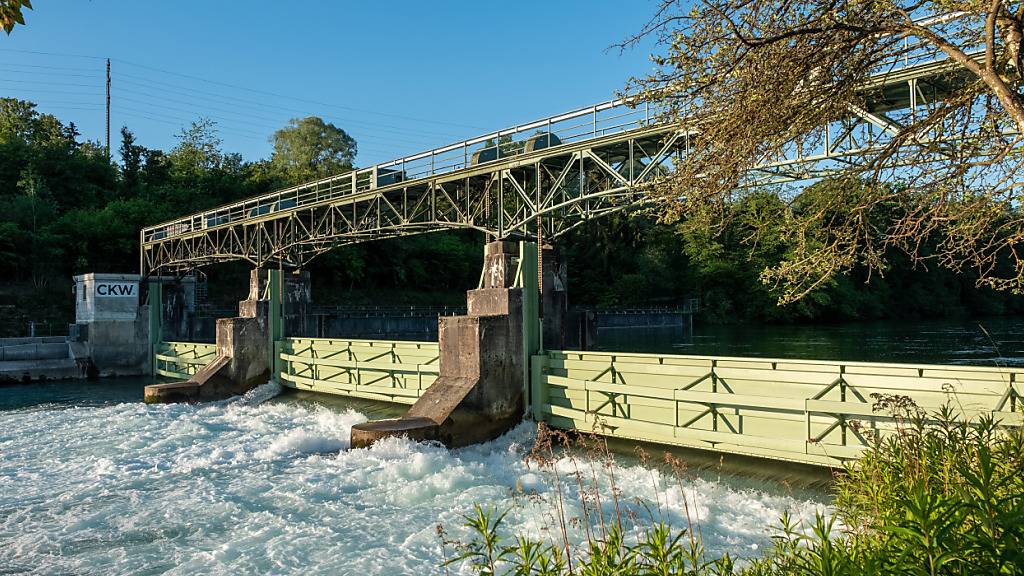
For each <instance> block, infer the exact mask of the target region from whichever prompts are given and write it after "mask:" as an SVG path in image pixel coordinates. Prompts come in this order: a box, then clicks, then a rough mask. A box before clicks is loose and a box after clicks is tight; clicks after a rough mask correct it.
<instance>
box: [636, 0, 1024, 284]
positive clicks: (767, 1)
mask: <svg viewBox="0 0 1024 576" xmlns="http://www.w3.org/2000/svg"><path fill="white" fill-rule="evenodd" d="M1022 17H1024V4H1022V3H1020V2H1006V1H1001V0H996V1H994V2H984V3H979V2H966V1H956V2H934V1H923V2H905V1H902V0H881V1H877V2H852V3H850V2H834V1H831V0H798V1H795V2H789V1H787V2H780V1H776V0H753V1H748V0H711V1H708V2H702V3H696V4H693V3H688V2H680V1H677V0H664V1H662V2H661V3H660V5H659V9H658V11H657V13H656V16H655V17H654V18H653V19H652V21H651V22H650V23H649V24H648V25H647V26H646V27H645V28H644V29H643V30H642V31H641V32H640V33H639V34H638V35H637V36H636V37H635V38H633V39H631V40H630V41H628V42H626V45H628V44H630V43H635V42H638V41H639V40H640V39H641V38H644V37H646V36H649V35H654V36H656V37H657V38H658V40H659V49H658V51H659V53H658V54H657V55H656V56H655V62H656V64H657V66H658V67H657V69H656V71H655V72H654V73H652V74H651V75H649V76H647V77H644V78H641V79H638V80H637V81H636V82H635V83H634V85H633V86H632V87H631V88H632V90H633V91H634V92H635V97H636V98H637V101H643V100H646V101H650V102H654V103H656V104H659V105H663V107H664V110H665V112H664V118H663V119H664V120H667V121H672V122H679V123H680V124H682V125H683V126H684V127H686V128H687V129H690V130H694V131H696V132H697V133H698V136H697V137H696V138H695V141H696V143H697V144H696V145H695V146H691V147H690V149H689V150H688V152H687V155H686V158H685V161H681V162H679V163H678V169H677V170H676V171H675V173H674V174H673V176H672V178H670V179H669V180H667V181H666V182H664V183H663V184H661V185H659V186H657V187H656V188H655V190H654V195H655V196H656V197H657V198H658V199H659V200H660V212H661V215H662V216H663V217H664V218H666V219H668V220H675V219H680V218H681V219H683V220H686V221H689V222H690V223H691V226H693V225H700V226H701V227H703V228H704V234H706V235H708V236H711V237H716V236H717V235H718V234H720V233H721V232H722V229H723V228H724V227H726V226H727V222H728V219H729V217H730V215H731V213H732V206H734V205H735V204H736V203H737V202H738V201H741V200H742V198H743V197H745V196H746V195H747V194H749V193H750V188H749V187H746V185H747V184H749V183H751V182H752V178H754V176H755V175H757V174H761V175H763V172H761V173H758V172H752V171H751V168H752V167H753V166H754V165H756V164H758V163H760V162H764V161H769V162H770V161H773V160H775V159H778V158H781V157H783V156H786V155H787V154H788V155H792V154H793V152H794V151H795V150H804V151H805V152H807V153H808V154H813V153H817V152H818V151H821V150H823V149H824V147H825V146H833V147H834V146H836V145H837V144H838V142H836V141H834V140H833V141H828V142H826V133H825V127H826V126H828V125H831V126H832V129H833V132H832V137H833V138H836V137H837V136H836V135H837V134H843V133H844V132H842V126H843V125H844V123H847V122H857V121H860V122H865V123H873V124H875V125H877V124H878V123H882V124H883V125H884V127H885V130H881V129H879V128H877V127H876V128H875V132H876V133H877V134H879V136H877V140H876V142H877V145H876V146H875V147H874V148H872V149H870V150H869V151H867V152H865V153H864V154H863V155H862V159H861V160H860V161H857V162H852V163H850V165H847V166H845V167H843V166H841V165H839V166H837V165H836V164H834V163H833V164H832V165H831V166H826V165H823V164H820V163H819V164H814V163H812V162H807V163H805V164H803V165H799V166H793V167H791V169H789V170H787V171H783V172H779V173H777V174H776V176H779V177H783V178H791V179H793V180H794V181H796V182H800V181H804V182H807V181H813V180H814V178H815V177H816V175H815V174H816V173H815V171H816V170H817V169H819V168H828V169H830V170H832V171H833V174H836V175H838V176H839V177H840V180H841V181H856V182H860V183H861V184H862V185H861V186H860V187H846V188H844V190H845V191H847V192H851V193H855V194H852V195H839V196H831V195H824V196H821V197H819V198H818V199H817V201H816V202H815V203H813V204H810V205H808V204H805V205H803V206H802V207H801V206H797V205H794V204H792V203H791V201H792V197H791V195H790V190H789V189H788V188H785V187H779V188H778V189H776V190H774V191H773V192H774V193H775V194H776V195H777V196H778V197H779V199H780V200H782V201H783V202H784V203H785V210H784V214H785V219H784V221H783V222H782V224H781V226H780V228H781V230H783V231H784V233H785V235H786V236H788V237H790V238H791V239H792V240H794V241H793V242H791V243H790V248H789V250H788V252H787V253H786V255H785V257H784V259H783V260H782V261H781V262H778V263H767V264H766V265H764V266H763V267H762V270H763V271H764V275H763V277H762V279H763V280H764V281H765V282H767V283H768V284H770V285H772V286H775V287H777V288H778V289H779V293H778V296H779V299H780V301H782V302H792V301H795V300H799V299H801V298H804V297H806V296H808V295H810V294H812V293H813V292H814V291H815V290H816V289H817V288H818V287H820V286H823V285H825V284H827V283H829V282H831V281H832V280H833V279H835V278H836V277H837V276H838V275H840V274H842V273H845V272H849V271H851V270H854V269H855V268H857V267H862V268H865V269H867V270H868V271H869V272H872V273H877V272H881V271H884V270H886V269H887V268H888V267H889V264H890V262H889V260H888V259H887V257H886V255H887V254H889V253H891V252H892V251H893V250H896V251H899V252H902V253H903V254H904V255H905V256H906V258H905V260H906V261H908V262H910V263H911V264H928V263H936V264H938V265H941V266H943V267H945V268H947V269H949V270H952V271H954V272H962V271H971V273H972V274H973V275H974V278H975V282H976V283H978V284H979V285H985V286H991V287H994V288H997V289H1008V290H1012V291H1017V292H1021V291H1022V290H1024V258H1021V254H1024V252H1022V251H1021V250H1020V248H1021V242H1022V241H1024V214H1022V213H1021V210H1020V207H1019V202H1018V198H1017V190H1018V189H1019V187H1018V185H1017V181H1019V179H1020V174H1019V173H1020V170H1021V168H1022V166H1024V156H1022V155H1021V154H1020V143H1021V138H1022V136H1021V135H1020V134H1021V133H1022V131H1024V95H1022V93H1021V90H1022V62H1021V54H1020V45H1021V40H1022ZM936 57H943V58H948V59H949V60H950V61H952V62H954V63H956V65H957V66H958V67H959V68H958V71H952V72H948V73H944V74H942V75H940V77H938V78H937V79H936V80H935V82H939V83H942V84H943V85H944V86H949V93H948V94H946V95H943V96H938V95H936V96H935V97H931V96H924V95H922V96H921V98H920V100H919V101H918V106H917V107H916V109H914V110H902V111H901V110H890V109H888V108H887V105H886V104H885V102H886V101H887V98H888V97H887V96H885V95H882V94H881V93H880V92H879V91H878V90H876V89H873V88H868V87H867V86H868V84H867V82H868V79H869V78H870V77H871V76H872V75H874V74H878V73H880V72H884V71H887V70H891V69H892V68H893V67H897V66H899V65H900V63H902V62H904V61H906V62H910V63H915V62H921V61H925V60H928V59H930V58H936ZM869 117H870V118H869ZM883 136H884V137H883ZM862 145H863V144H862ZM894 182H900V183H901V186H900V187H899V188H894V187H893V186H892V183H894ZM680 197H685V198H686V201H684V202H680V201H679V200H678V199H679V198H680ZM893 203H898V204H899V205H900V213H899V216H898V217H896V218H891V219H886V220H884V221H881V222H879V221H876V220H874V219H873V218H872V214H873V213H875V212H876V211H877V210H878V209H879V208H881V209H883V210H888V206H889V205H891V204H893ZM840 212H841V213H842V214H844V216H843V217H838V214H839V213H840ZM925 244H926V245H929V246H932V247H935V248H936V249H935V250H933V251H923V250H921V248H922V245H925Z"/></svg>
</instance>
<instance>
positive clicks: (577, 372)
mask: <svg viewBox="0 0 1024 576" xmlns="http://www.w3.org/2000/svg"><path fill="white" fill-rule="evenodd" d="M532 364H533V366H532V376H531V379H532V382H531V386H532V396H533V399H532V400H533V403H534V416H535V418H538V419H543V420H546V421H547V422H549V423H550V424H551V425H552V426H555V427H558V428H565V429H574V430H581V431H587V432H594V433H597V434H602V435H607V436H614V437H621V438H628V439H633V440H642V441H648V442H656V443H662V444H671V445H678V446H685V447H690V448H699V449H704V450H713V451H717V452H727V453H734V454H743V455H749V456H756V457H763V458H772V459H779V460H789V461H795V462H803V463H808V464H816V465H826V466H834V465H839V464H841V463H842V462H843V461H844V460H848V459H852V458H857V457H858V456H859V455H860V453H861V452H862V451H863V450H864V448H865V447H866V446H867V445H868V444H869V443H870V442H871V441H872V439H873V438H876V437H878V435H880V434H884V433H886V432H888V431H891V430H893V429H894V428H895V426H896V421H895V419H894V418H893V417H892V414H891V412H889V411H886V410H883V409H881V406H877V403H878V401H879V400H880V399H883V398H885V397H891V396H901V397H907V398H909V399H910V400H912V401H913V402H914V403H915V404H916V405H917V406H919V407H921V408H922V409H925V410H928V411H932V410H935V409H937V408H940V407H942V406H943V405H946V404H949V405H950V406H952V407H953V408H954V409H955V411H956V413H957V415H958V417H963V418H976V417H978V416H980V415H983V414H991V415H993V416H994V417H995V418H997V419H998V420H999V421H1000V422H1001V423H1002V424H1004V425H1020V424H1021V408H1022V401H1021V398H1022V397H1024V396H1022V395H1024V385H1022V381H1024V379H1022V378H1021V375H1022V374H1024V369H1020V370H1018V369H1012V368H996V367H991V368H989V367H970V366H935V365H909V364H875V363H864V362H844V363H839V362H822V361H810V360H783V359H762V358H728V357H722V358H715V357H703V356H677V355H657V354H622V353H603V352H573V351H552V352H549V353H547V354H544V355H539V356H534V357H533V359H532Z"/></svg>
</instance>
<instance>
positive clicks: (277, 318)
mask: <svg viewBox="0 0 1024 576" xmlns="http://www.w3.org/2000/svg"><path fill="white" fill-rule="evenodd" d="M968 80H969V79H968V78H967V76H966V75H965V73H964V72H963V71H962V70H961V69H960V68H959V67H958V66H957V65H955V64H953V63H951V62H949V61H948V60H945V59H942V58H941V57H940V58H938V59H935V54H934V53H928V54H924V53H922V54H921V57H920V58H911V57H909V56H908V57H905V58H903V59H902V60H901V61H899V62H894V63H893V65H892V67H891V68H889V69H887V70H885V71H880V72H879V74H878V75H877V76H876V77H874V79H873V80H872V81H871V82H870V83H869V85H868V86H865V95H866V101H867V104H866V107H864V108H860V107H858V108H851V109H850V110H849V114H848V115H847V116H844V117H842V118H835V119H834V121H833V122H831V123H830V124H829V125H827V126H824V127H823V135H824V137H823V138H821V139H818V140H815V141H808V142H795V143H794V145H793V146H792V147H790V148H788V149H787V150H786V152H785V153H783V154H781V155H780V156H779V157H772V158H764V159H763V160H762V161H761V162H760V163H758V164H757V165H755V166H754V167H753V168H752V169H750V170H749V171H748V172H747V174H746V176H745V177H744V179H743V181H741V182H739V183H738V185H739V186H741V187H755V186H764V185H772V184H780V183H794V182H802V181H811V180H815V179H819V178H822V177H825V176H828V175H830V174H834V173H837V172H839V171H841V170H842V169H843V167H844V166H846V165H848V163H851V162H860V161H864V160H866V159H870V158H871V157H872V155H874V154H877V153H879V152H881V151H882V150H884V149H885V148H886V146H887V144H888V142H889V141H890V139H891V137H892V136H893V135H894V134H898V133H899V132H900V131H901V130H903V129H904V127H903V125H901V124H900V122H899V120H898V119H897V116H898V115H903V117H909V116H912V114H913V111H914V110H915V109H916V108H917V107H919V106H926V105H929V104H932V103H935V102H938V101H941V99H942V98H943V96H944V95H946V94H947V93H948V91H949V89H950V88H951V87H952V86H958V85H962V84H963V83H964V82H966V81H968ZM661 118H662V117H661V114H660V111H659V110H656V109H652V108H651V107H649V106H648V105H646V104H639V105H638V104H637V103H635V102H631V101H628V100H615V101H612V102H607V103H604V104H600V105H596V106H592V107H588V108H584V109H580V110H576V111H573V112H569V113H566V114H562V115H558V116H552V117H549V118H545V119H542V120H539V121H536V122H531V123H526V124H522V125H519V126H515V127H512V128H509V129H507V130H501V131H497V132H494V133H491V134H487V135H483V136H480V137H478V138H474V139H470V140H466V141H463V142H460V143H457V144H453V145H450V146H445V147H441V148H437V149H434V150H430V151H427V152H424V153H422V154H417V155H413V156H408V157H405V158H400V159H397V160H394V161H391V162H386V163H382V164H378V165H375V166H372V167H370V168H365V169H360V170H355V171H352V172H348V173H345V174H341V175H338V176H334V177H331V178H326V179H323V180H318V181H315V182H310V183H306V184H302V185H299V186H295V187H292V188H288V189H285V190H281V191H277V192H273V193H271V194H266V195H263V196H259V197H256V198H252V199H249V200H244V201H241V202H236V203H234V204H230V205H227V206H222V207H219V208H215V209H212V210H207V211H205V212H201V213H198V214H193V215H190V216H185V217H182V218H178V219H175V220H173V221H170V222H165V223H163V224H159V225H156V226H152V227H149V228H146V229H144V230H142V231H141V233H140V268H141V270H140V272H141V274H142V277H143V278H147V277H150V276H153V275H156V274H167V273H181V272H184V271H188V270H191V269H194V268H196V267H198V266H203V265H208V264H212V263H216V262H221V261H226V260H244V261H247V262H249V263H251V264H252V265H253V266H254V268H255V270H254V272H253V276H252V281H251V287H250V296H249V299H247V300H245V301H244V302H242V303H241V304H240V306H239V317H237V318H230V319H220V320H218V322H217V343H216V344H197V343H189V342H174V341H164V339H163V338H162V336H161V334H162V331H161V326H160V322H161V314H159V313H158V312H153V311H154V310H159V309H160V306H161V290H162V288H161V284H159V283H153V284H152V285H151V286H150V289H149V309H150V311H151V312H150V317H149V319H150V328H149V335H150V336H149V337H150V343H151V352H152V358H153V364H152V367H151V369H152V371H153V372H154V373H155V374H158V375H161V376H166V377H171V378H176V379H180V380H185V382H179V383H176V384H166V385H160V386H154V387H149V388H147V400H152V401H168V400H174V399H184V400H190V401H192V400H201V399H204V398H211V397H217V396H223V395H225V394H231V393H240V392H242V391H244V390H246V389H249V388H251V387H252V385H254V384H256V383H259V382H264V381H266V380H267V379H269V378H276V379H277V380H278V381H279V382H280V383H281V384H283V385H284V386H287V387H290V388H295V389H301V390H312V391H317V392H325V393H332V394H341V395H345V396H351V397H358V398H367V399H373V400H382V401H387V402H397V403H403V404H409V405H411V407H410V409H409V412H408V414H407V415H406V416H405V417H403V418H401V419H398V420H393V421H387V422H378V423H369V424H366V425H360V426H357V427H356V428H354V429H353V436H352V440H353V446H360V445H366V444H368V443H371V442H373V441H374V440H375V439H377V438H380V437H384V436H388V435H397V434H405V435H409V436H411V437H413V438H416V439H437V440H442V441H445V442H446V443H449V444H452V445H459V444H465V443H468V442H472V441H477V440H480V439H483V438H485V437H488V436H490V437H493V436H494V435H496V434H497V433H500V431H501V430H502V429H505V428H507V427H508V426H509V425H511V424H512V423H514V421H518V420H519V419H521V418H522V417H523V416H524V415H525V416H528V417H532V418H534V419H535V420H538V421H546V422H548V423H550V424H551V425H552V426H554V427H558V428H566V429H573V430H579V431H583V432H593V433H595V434H599V435H606V436H612V437H620V438H628V439H635V440H643V441H650V442H658V443H663V444H670V445H678V446H684V447H689V448H697V449H703V450H712V451H717V452H722V453H730V454H741V455H750V456H757V457H766V458H773V459H779V460H786V461H794V462H803V463H808V464H814V465H836V464H839V463H841V462H842V461H844V460H849V459H853V458H857V457H858V455H859V454H860V453H861V452H862V451H863V450H864V449H865V447H866V446H868V445H869V444H870V443H871V442H872V441H873V440H874V439H875V438H877V437H879V436H880V435H883V434H886V433H889V432H891V431H892V430H893V429H894V426H895V424H894V422H895V419H894V417H893V415H892V414H891V413H888V412H886V411H885V410H880V409H878V406H876V404H879V402H880V400H884V399H885V398H887V397H891V396H901V397H907V398H910V399H911V400H913V402H914V403H916V404H917V405H918V406H920V407H922V408H924V409H935V408H938V407H940V406H942V405H945V404H947V403H951V405H952V406H954V408H955V410H956V411H957V413H958V414H959V415H960V416H961V417H964V418H974V417H978V416H983V415H989V416H992V417H994V418H996V419H998V420H999V421H1000V422H1002V423H1003V424H1005V425H1020V424H1021V398H1022V393H1024V388H1022V384H1021V381H1020V379H1019V378H1018V371H1017V370H1014V369H1006V368H980V367H962V366H928V365H903V364H873V363H844V362H838V361H837V362H819V361H806V360H790V359H759V358H726V357H702V356H677V355H651V354H622V353H601V352H587V351H573V350H566V349H564V348H565V347H564V345H563V343H564V330H562V326H561V322H562V321H563V319H564V311H565V309H566V294H565V288H564V285H565V278H564V274H562V275H561V276H560V269H559V268H558V266H556V265H554V263H553V262H552V259H553V256H554V253H553V252H552V251H550V250H549V246H548V245H547V243H551V242H553V241H555V240H557V238H558V237H559V236H561V235H563V234H565V233H566V232H567V231H569V230H571V229H573V228H574V227H576V226H578V225H580V224H581V223H582V222H585V221H587V220H589V219H591V218H596V217H599V216H602V215H606V214H610V213H614V212H619V211H624V210H629V209H632V208H635V207H637V206H639V205H642V204H643V203H644V202H645V201H646V193H647V191H648V190H649V189H650V188H649V187H650V186H651V184H653V183H656V182H658V181H659V180H660V179H663V178H665V177H667V176H670V175H671V173H672V171H673V170H674V167H675V166H676V165H677V164H678V163H680V162H685V161H686V157H687V153H688V152H689V151H690V150H693V149H695V147H698V146H702V145H704V144H703V143H702V141H701V138H700V133H699V131H698V130H696V129H694V128H693V125H694V123H684V124H686V125H680V124H673V123H665V122H663V121H662V119H661ZM938 130H941V127H939V128H938ZM944 137H945V136H944V135H943V134H938V133H937V134H930V135H928V137H927V138H923V139H922V144H921V145H933V144H934V143H935V142H936V141H941V140H942V138H944ZM679 201H685V197H680V198H679ZM455 228H463V229H465V228H470V229H476V230H481V231H484V232H486V233H487V234H489V235H490V236H491V237H492V238H494V239H495V241H494V242H491V243H490V244H488V245H487V247H486V252H485V254H486V256H485V265H484V269H483V270H482V272H481V280H480V284H479V287H478V288H477V289H476V290H471V291H469V293H468V295H467V314H466V315H463V316H454V317H446V318H441V319H440V320H439V330H438V333H439V341H438V342H399V341H382V340H357V339H345V338H309V337H301V336H299V337H286V336H285V332H284V330H283V329H282V326H283V325H284V324H285V323H286V319H285V316H286V313H285V310H287V309H290V307H294V306H301V305H302V303H303V302H308V300H309V292H308V278H307V283H306V284H305V286H306V287H307V288H306V289H305V291H303V288H302V286H303V280H302V277H301V274H300V275H295V274H292V273H291V271H292V270H300V269H301V268H302V267H303V265H304V264H306V263H307V262H308V261H309V260H310V259H311V258H313V257H315V256H316V255H318V254H320V253H323V252H325V251H327V250H330V249H331V248H333V247H336V246H339V245H344V244H351V243H358V242H367V241H372V240H378V239H384V238H390V237H395V236H402V235H408V234H420V233H426V232H433V231H440V230H448V229H455ZM523 240H536V241H537V243H533V242H528V241H523ZM514 241H518V244H517V243H516V242H514ZM285 268H287V269H288V270H287V271H285ZM1022 372H1024V371H1022ZM460 419H461V420H460ZM484 429H486V430H484Z"/></svg>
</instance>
